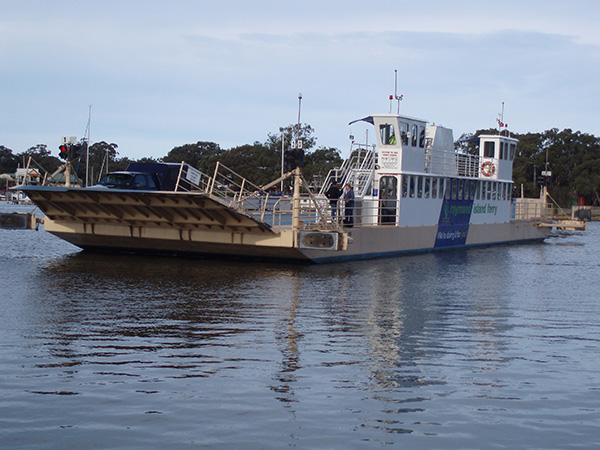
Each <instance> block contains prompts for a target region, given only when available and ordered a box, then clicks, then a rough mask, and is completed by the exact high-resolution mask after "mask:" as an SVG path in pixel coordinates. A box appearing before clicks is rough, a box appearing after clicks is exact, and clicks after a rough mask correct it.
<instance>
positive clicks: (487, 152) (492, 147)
mask: <svg viewBox="0 0 600 450" xmlns="http://www.w3.org/2000/svg"><path fill="white" fill-rule="evenodd" d="M483 156H485V157H486V158H495V157H496V143H495V142H484V143H483Z"/></svg>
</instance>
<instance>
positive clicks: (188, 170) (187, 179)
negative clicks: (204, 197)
mask: <svg viewBox="0 0 600 450" xmlns="http://www.w3.org/2000/svg"><path fill="white" fill-rule="evenodd" d="M210 182H211V177H209V176H208V175H206V174H204V173H202V172H200V171H199V170H198V169H196V168H194V167H192V166H190V165H189V164H188V163H186V162H185V161H182V162H181V166H180V168H179V174H178V175H177V181H176V183H175V191H185V192H193V191H201V192H207V191H208V189H209V187H210Z"/></svg>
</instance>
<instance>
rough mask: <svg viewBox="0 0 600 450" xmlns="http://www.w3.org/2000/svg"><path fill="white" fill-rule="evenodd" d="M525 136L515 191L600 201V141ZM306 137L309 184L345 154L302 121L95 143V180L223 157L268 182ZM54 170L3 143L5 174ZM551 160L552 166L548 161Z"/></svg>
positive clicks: (43, 157)
mask: <svg viewBox="0 0 600 450" xmlns="http://www.w3.org/2000/svg"><path fill="white" fill-rule="evenodd" d="M494 132H497V131H496V130H478V131H476V132H475V133H472V134H465V135H463V136H461V137H460V139H459V140H458V141H457V142H456V143H455V146H456V148H458V149H462V150H463V151H468V152H473V151H475V150H474V148H473V144H472V143H470V141H471V140H472V139H470V138H474V137H477V136H479V135H480V134H486V133H494ZM511 136H512V137H515V138H517V139H518V140H519V143H518V145H517V154H516V156H515V161H514V169H513V181H514V189H515V191H514V192H513V194H514V195H515V196H520V195H521V192H523V193H524V195H525V196H526V197H537V196H539V192H540V185H541V183H544V182H546V183H547V184H548V190H549V193H550V195H551V196H552V198H553V199H554V200H555V201H556V202H557V203H559V204H560V205H561V206H570V205H571V204H572V203H573V200H574V198H576V197H575V196H576V195H579V196H581V197H583V198H585V201H586V204H588V205H600V139H599V138H597V137H595V136H593V135H591V134H587V133H582V132H581V131H572V130H571V129H564V130H562V131H559V130H558V129H556V128H553V129H551V130H547V131H544V132H541V133H525V134H511ZM298 137H299V138H301V139H302V141H303V149H304V150H305V158H304V166H303V174H304V177H305V179H306V180H308V181H309V182H310V181H311V180H312V179H313V176H314V175H317V176H322V177H325V176H326V175H327V173H328V172H329V170H330V169H332V168H334V167H338V166H340V165H341V163H342V157H341V152H340V150H338V149H337V148H333V147H317V148H315V147H316V138H315V137H314V130H313V128H312V127H311V126H310V125H308V124H302V126H301V127H300V131H298V128H297V126H296V125H288V126H287V127H282V128H280V129H279V133H274V134H269V135H268V137H267V139H266V141H265V142H254V143H253V144H244V145H240V146H237V147H233V148H230V149H223V148H221V147H220V146H219V144H217V143H214V142H206V141H198V142H196V143H192V144H184V145H181V146H177V147H174V148H173V149H171V150H170V151H169V152H168V153H167V154H166V155H165V156H164V157H162V158H158V159H154V158H147V157H145V158H141V159H138V160H133V159H130V158H128V157H126V156H120V155H119V152H118V150H117V149H118V145H117V144H115V143H108V142H105V141H101V142H96V143H94V144H92V145H90V146H89V156H88V157H89V172H88V174H89V181H90V184H95V183H96V182H97V181H98V179H99V178H100V176H101V175H102V174H104V173H106V171H107V170H109V171H116V170H124V169H125V168H126V167H127V166H128V165H129V163H131V162H136V161H138V162H181V161H185V162H187V163H188V164H190V165H192V166H193V167H196V168H197V169H199V170H200V171H202V172H204V173H205V174H207V175H212V173H213V171H214V168H215V165H216V162H217V161H221V163H222V164H225V165H226V166H227V167H229V168H230V169H232V170H234V171H235V172H237V173H238V174H240V175H242V176H245V177H246V178H248V179H249V180H250V181H251V182H252V183H254V184H256V185H259V186H261V185H265V184H267V183H269V182H270V181H272V180H274V179H276V178H277V177H278V176H279V175H280V173H281V152H282V139H283V140H284V146H285V147H289V143H290V142H291V141H292V139H293V138H298ZM30 156H31V157H32V159H33V160H35V162H36V163H37V164H38V165H39V166H41V167H42V168H44V169H45V170H46V171H48V172H49V173H52V172H54V171H55V170H56V169H58V168H59V167H60V165H61V164H63V161H62V160H61V159H60V158H59V157H56V156H53V155H52V152H51V151H50V150H49V149H48V147H47V146H46V145H45V144H38V145H36V146H34V147H31V148H29V149H28V150H26V151H24V152H22V153H17V154H15V153H13V151H12V150H11V149H9V148H7V147H5V146H2V145H0V173H15V171H16V169H17V167H24V166H25V165H26V164H27V160H28V159H29V157H30ZM546 161H547V162H548V164H547V165H546ZM73 166H74V169H75V171H76V173H77V175H78V176H79V178H80V179H82V180H85V156H84V155H82V156H81V157H80V158H78V159H77V160H75V161H73ZM546 169H548V170H550V171H551V172H552V176H551V177H549V178H547V179H546V178H542V177H541V174H542V171H543V170H546Z"/></svg>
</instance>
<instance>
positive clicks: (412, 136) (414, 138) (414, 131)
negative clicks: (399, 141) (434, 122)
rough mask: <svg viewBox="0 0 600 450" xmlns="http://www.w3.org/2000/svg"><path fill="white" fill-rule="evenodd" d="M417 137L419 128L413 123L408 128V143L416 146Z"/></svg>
mask: <svg viewBox="0 0 600 450" xmlns="http://www.w3.org/2000/svg"><path fill="white" fill-rule="evenodd" d="M418 139H419V128H418V127H417V126H416V125H413V126H412V127H411V129H410V141H411V142H410V145H412V146H413V147H416V146H417V140H418Z"/></svg>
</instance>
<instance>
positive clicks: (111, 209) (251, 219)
mask: <svg viewBox="0 0 600 450" xmlns="http://www.w3.org/2000/svg"><path fill="white" fill-rule="evenodd" d="M360 121H361V122H365V123H367V124H368V125H367V126H369V127H371V128H374V131H375V133H374V134H375V136H376V139H377V143H376V144H373V145H367V144H358V143H356V142H354V141H353V142H352V144H351V149H350V153H349V157H348V158H347V159H346V160H345V161H344V163H343V165H342V166H341V167H339V168H337V169H334V170H332V171H331V172H330V173H329V174H328V176H327V178H326V179H325V180H324V182H323V185H322V187H321V190H320V192H312V191H311V190H310V188H309V187H308V183H306V181H305V180H304V179H303V177H302V174H301V170H300V168H299V167H296V168H295V169H294V170H292V171H290V172H289V173H287V174H286V175H284V177H283V178H292V179H293V186H294V191H293V195H292V196H291V197H289V198H286V197H273V196H270V194H269V193H268V192H269V190H270V189H271V188H273V187H274V186H277V185H278V184H279V183H280V182H281V179H277V180H274V181H273V182H272V183H269V184H267V185H265V186H254V185H253V184H252V183H250V182H249V181H248V180H246V179H244V178H242V177H241V176H239V175H238V174H236V173H234V172H233V171H231V170H229V169H227V168H226V167H225V166H223V165H221V164H217V168H216V170H215V173H214V174H213V175H212V176H207V175H205V174H203V173H201V172H199V171H198V170H196V169H194V168H192V167H190V166H188V165H187V164H185V163H182V164H181V165H180V167H179V168H178V179H177V183H176V188H175V190H174V191H156V190H153V191H149V190H133V189H126V190H123V189H96V188H87V189H83V188H64V187H46V186H21V187H19V189H21V190H23V191H24V192H26V193H27V195H28V196H29V197H30V198H31V200H32V201H33V202H34V203H35V204H36V205H37V206H39V207H40V209H41V210H42V211H43V212H44V213H45V215H46V218H45V229H46V230H47V231H49V232H50V233H53V234H55V235H56V236H58V237H60V238H63V239H65V240H67V241H69V242H71V243H73V244H75V245H77V246H79V247H81V248H83V249H88V250H103V251H124V252H138V253H163V254H181V255H202V256H221V257H222V256H225V257H242V258H258V259H280V260H292V261H300V262H332V261H339V260H348V259H365V258H374V257H382V256H391V255H397V254H402V253H406V252H417V251H431V250H438V249H447V248H452V247H463V246H475V245H489V244H504V243H517V242H528V241H539V240H543V239H544V238H545V237H546V236H547V234H548V228H543V227H540V226H538V225H539V223H538V222H537V221H536V219H535V218H533V219H532V218H531V217H530V218H529V219H528V220H516V219H514V218H511V213H512V200H511V192H512V165H513V159H514V157H515V152H516V147H517V140H516V139H514V138H511V137H508V136H504V135H502V134H497V135H483V136H480V137H479V150H478V154H467V153H461V152H457V151H455V149H454V141H453V136H452V130H450V129H447V128H444V127H441V126H435V125H428V124H427V122H426V121H424V120H420V119H416V118H413V117H408V116H404V115H395V114H380V115H373V116H369V117H365V118H364V119H360ZM357 122H358V121H357ZM334 180H335V181H337V182H338V183H339V184H340V185H342V186H344V185H346V184H349V185H350V186H351V187H352V189H353V192H354V196H355V201H354V205H353V206H352V207H350V208H349V207H344V205H342V204H343V200H340V201H339V202H338V203H339V205H338V206H339V207H338V208H332V207H331V206H330V202H329V199H327V198H326V196H325V192H326V191H327V189H328V188H329V187H330V186H331V184H332V182H333V181H334ZM346 206H348V205H346ZM334 210H335V211H334ZM336 216H337V217H336ZM340 216H341V218H342V219H343V220H338V219H340ZM350 224H351V225H350Z"/></svg>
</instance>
